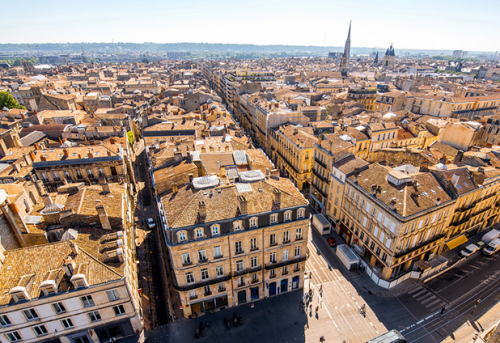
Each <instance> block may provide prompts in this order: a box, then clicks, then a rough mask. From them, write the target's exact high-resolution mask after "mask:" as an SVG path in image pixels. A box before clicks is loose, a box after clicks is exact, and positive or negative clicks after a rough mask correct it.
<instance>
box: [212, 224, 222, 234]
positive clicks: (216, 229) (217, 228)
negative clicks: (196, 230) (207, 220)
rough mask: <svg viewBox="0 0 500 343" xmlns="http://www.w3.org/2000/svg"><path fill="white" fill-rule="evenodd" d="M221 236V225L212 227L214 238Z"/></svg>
mask: <svg viewBox="0 0 500 343" xmlns="http://www.w3.org/2000/svg"><path fill="white" fill-rule="evenodd" d="M218 235H220V225H212V236H218Z"/></svg>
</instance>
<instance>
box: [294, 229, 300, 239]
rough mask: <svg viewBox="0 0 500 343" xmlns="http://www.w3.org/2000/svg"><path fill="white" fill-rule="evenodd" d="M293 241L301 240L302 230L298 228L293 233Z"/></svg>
mask: <svg viewBox="0 0 500 343" xmlns="http://www.w3.org/2000/svg"><path fill="white" fill-rule="evenodd" d="M295 239H302V229H301V228H298V229H297V231H296V232H295Z"/></svg>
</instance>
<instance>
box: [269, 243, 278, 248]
mask: <svg viewBox="0 0 500 343" xmlns="http://www.w3.org/2000/svg"><path fill="white" fill-rule="evenodd" d="M276 245H278V243H276V242H271V243H270V244H269V246H270V247H274V246H276Z"/></svg>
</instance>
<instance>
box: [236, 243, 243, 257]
mask: <svg viewBox="0 0 500 343" xmlns="http://www.w3.org/2000/svg"><path fill="white" fill-rule="evenodd" d="M234 245H235V248H236V253H237V254H241V253H242V252H243V248H242V247H241V241H239V242H234Z"/></svg>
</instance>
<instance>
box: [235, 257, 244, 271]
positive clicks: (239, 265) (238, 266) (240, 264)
mask: <svg viewBox="0 0 500 343" xmlns="http://www.w3.org/2000/svg"><path fill="white" fill-rule="evenodd" d="M242 270H243V260H240V261H236V271H237V272H241V271H242Z"/></svg>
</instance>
